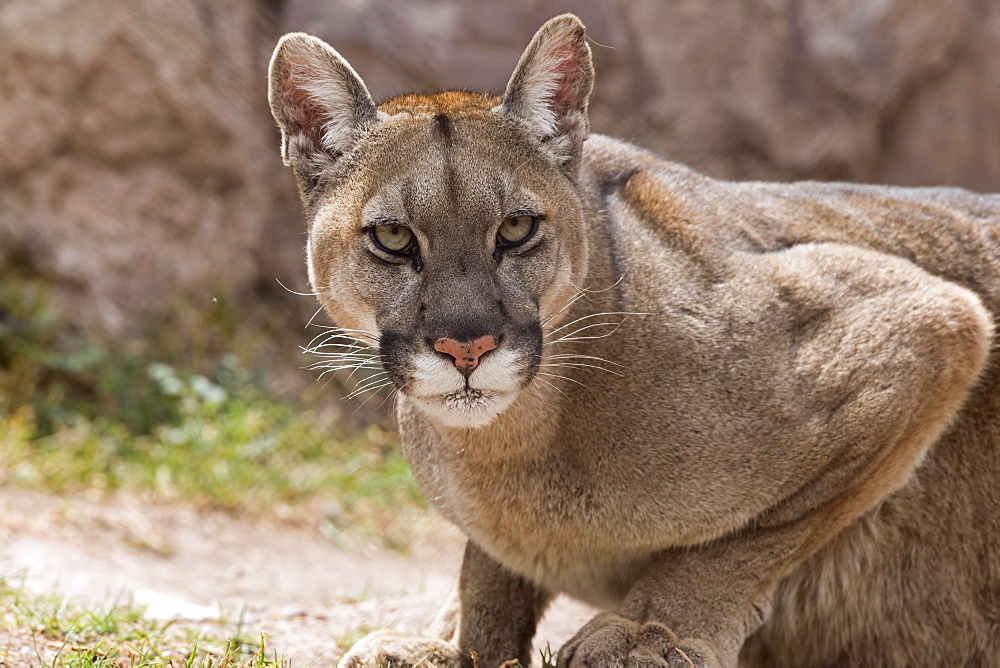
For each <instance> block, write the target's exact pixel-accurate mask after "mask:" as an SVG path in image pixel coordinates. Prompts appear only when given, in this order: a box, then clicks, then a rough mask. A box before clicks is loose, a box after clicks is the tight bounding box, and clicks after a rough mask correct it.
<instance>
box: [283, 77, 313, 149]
mask: <svg viewBox="0 0 1000 668" xmlns="http://www.w3.org/2000/svg"><path fill="white" fill-rule="evenodd" d="M297 80H298V77H296V76H295V72H294V71H289V72H288V73H287V74H286V76H285V77H284V79H283V81H282V84H281V98H282V100H283V102H284V108H285V113H286V115H287V116H288V120H289V121H291V122H292V123H295V124H296V125H297V126H298V127H299V128H301V130H302V131H303V132H304V133H305V135H306V136H307V137H309V139H310V140H312V141H313V142H315V143H316V145H317V146H318V145H319V140H320V131H321V129H322V126H323V116H322V112H321V110H320V107H319V105H318V104H316V102H315V101H314V100H313V98H312V95H310V93H309V91H308V90H306V89H305V87H303V86H301V85H297Z"/></svg>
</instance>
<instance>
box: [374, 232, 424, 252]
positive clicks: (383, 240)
mask: <svg viewBox="0 0 1000 668" xmlns="http://www.w3.org/2000/svg"><path fill="white" fill-rule="evenodd" d="M371 235H372V241H374V242H375V245H376V246H378V247H379V248H381V249H382V250H384V251H385V252H386V253H390V254H392V255H410V254H412V253H413V251H414V250H416V248H417V240H416V237H414V236H413V231H412V230H410V228H408V227H405V226H403V225H378V226H376V227H373V228H372V231H371Z"/></svg>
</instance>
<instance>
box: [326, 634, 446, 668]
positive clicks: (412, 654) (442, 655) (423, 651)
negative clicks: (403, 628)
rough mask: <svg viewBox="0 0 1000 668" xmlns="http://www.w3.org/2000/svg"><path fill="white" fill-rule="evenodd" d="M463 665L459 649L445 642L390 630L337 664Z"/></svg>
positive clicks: (343, 667)
mask: <svg viewBox="0 0 1000 668" xmlns="http://www.w3.org/2000/svg"><path fill="white" fill-rule="evenodd" d="M461 665H462V657H461V654H460V652H459V651H458V647H456V646H455V645H453V644H451V643H449V642H447V641H445V640H441V639H440V638H427V637H425V636H411V635H406V634H403V633H396V632H395V631H389V630H383V631H376V632H375V633H371V634H369V635H367V636H365V637H364V638H362V639H361V640H359V641H358V642H356V643H355V644H354V646H353V647H351V649H349V650H348V651H347V654H345V655H344V656H343V658H341V659H340V663H338V664H337V666H338V668H361V667H362V666H365V667H367V668H376V667H378V668H389V667H390V666H391V667H392V668H459V666H461Z"/></svg>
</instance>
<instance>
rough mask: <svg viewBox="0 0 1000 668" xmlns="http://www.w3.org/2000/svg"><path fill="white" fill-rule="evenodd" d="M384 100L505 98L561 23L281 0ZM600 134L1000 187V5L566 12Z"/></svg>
mask: <svg viewBox="0 0 1000 668" xmlns="http://www.w3.org/2000/svg"><path fill="white" fill-rule="evenodd" d="M286 7H287V9H286V12H285V15H284V19H283V27H284V29H286V30H307V31H312V32H314V33H316V34H318V35H320V36H321V37H324V38H325V39H327V40H328V41H330V43H331V44H333V45H334V46H335V47H336V48H337V49H338V50H340V51H341V52H342V53H343V54H344V55H345V56H346V57H347V58H348V60H349V61H351V62H352V63H353V64H354V66H355V69H357V70H358V72H359V73H360V74H361V76H362V77H363V78H364V79H365V80H366V82H368V83H369V85H370V87H371V88H372V89H373V93H374V94H375V95H376V97H386V96H389V95H392V94H395V93H399V92H402V91H412V90H428V89H436V88H442V87H445V88H475V89H483V88H485V89H491V90H502V88H503V86H504V84H505V83H506V80H507V77H508V76H509V75H510V72H511V71H512V70H513V68H514V64H515V63H516V62H517V58H518V56H519V55H520V53H521V50H522V49H523V48H524V46H525V45H526V44H527V42H528V40H529V38H530V37H531V35H532V34H533V31H534V30H535V29H536V28H537V27H538V26H539V25H540V24H541V23H542V21H544V20H545V19H547V18H549V17H550V15H552V14H553V13H554V12H555V11H556V10H554V9H551V8H550V7H549V6H547V5H545V3H538V2H534V1H533V0H516V1H512V2H508V3H503V4H502V5H501V4H495V7H494V6H487V5H483V4H479V3H477V4H470V3H462V2H458V1H457V0H422V1H418V2H412V3H395V2H392V1H391V0H349V1H348V0H343V1H341V2H328V1H327V0H288V1H287V2H286ZM573 10H574V11H576V12H577V13H578V14H579V15H580V16H581V18H582V19H583V20H584V22H585V23H586V24H587V27H588V34H589V35H590V36H591V38H592V42H591V48H592V50H593V52H594V58H595V63H596V66H597V80H596V88H595V92H594V98H593V100H592V104H591V120H592V126H593V129H594V130H595V131H597V132H603V133H606V134H611V135H614V136H619V137H623V138H626V139H629V140H631V141H634V142H636V143H639V144H641V145H643V146H646V147H648V148H650V149H652V150H654V151H656V152H657V153H660V154H661V155H663V156H665V157H668V158H671V159H675V160H678V161H681V162H685V163H687V164H689V165H691V166H693V167H695V168H697V169H701V170H703V171H707V172H709V173H710V174H713V175H716V176H720V177H725V178H738V179H778V180H785V179H801V178H820V179H833V180H858V181H873V182H883V183H896V184H906V185H959V186H965V187H968V188H972V189H977V190H985V191H998V190H1000V124H998V123H996V119H997V118H998V117H1000V85H998V82H1000V59H998V58H996V55H995V54H996V53H997V52H998V47H1000V3H996V2H993V1H989V0H880V1H879V2H871V1H869V0H761V1H760V2H743V1H742V0H717V1H715V2H703V0H676V1H674V2H635V3H623V2H612V1H611V0H588V1H586V2H579V3H574V5H573Z"/></svg>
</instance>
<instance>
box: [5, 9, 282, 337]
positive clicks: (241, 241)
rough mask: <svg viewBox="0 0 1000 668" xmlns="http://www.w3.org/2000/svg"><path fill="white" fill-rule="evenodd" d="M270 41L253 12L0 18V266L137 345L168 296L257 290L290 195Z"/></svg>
mask: <svg viewBox="0 0 1000 668" xmlns="http://www.w3.org/2000/svg"><path fill="white" fill-rule="evenodd" d="M264 32H265V31H263V30H261V26H260V17H259V15H258V13H257V11H256V9H255V5H254V3H250V2H225V1H223V0H218V1H215V0H177V1H172V2H170V3H163V2H156V1H152V0H151V1H135V2H124V3H123V2H118V1H117V0H85V1H77V0H26V1H22V0H11V1H10V2H6V3H4V4H3V5H0V90H2V91H4V94H3V95H0V141H2V142H3V148H2V150H0V244H2V246H0V261H3V258H4V257H6V258H7V261H8V262H11V261H17V262H19V263H20V264H22V265H24V266H26V267H28V268H29V269H30V270H31V271H34V272H36V273H39V274H41V275H43V276H45V277H47V278H49V279H51V281H52V282H53V283H54V284H55V285H56V286H57V288H58V289H57V290H56V294H55V295H54V296H55V297H56V301H57V304H59V305H60V307H61V308H62V309H63V310H64V313H65V315H66V316H67V317H68V318H69V319H71V320H75V321H78V322H81V323H82V324H85V325H89V326H93V327H97V328H101V329H105V330H107V331H109V332H111V333H112V334H125V335H127V334H135V333H139V332H141V330H142V327H143V324H144V322H145V321H146V318H147V316H151V315H156V314H157V313H162V312H163V311H164V310H166V309H168V308H170V307H171V304H173V303H175V301H174V300H175V299H176V297H177V295H186V296H187V297H188V298H190V299H192V300H193V301H194V302H195V303H196V304H199V303H201V304H205V305H207V304H210V303H211V300H212V298H213V297H218V296H223V295H228V294H233V293H239V292H246V291H247V290H248V289H249V288H250V287H251V286H253V285H254V284H255V282H257V281H259V280H260V273H261V267H260V262H259V261H258V259H259V255H260V254H261V253H260V251H261V250H262V249H261V247H260V246H261V239H262V235H263V232H264V229H265V226H267V225H270V224H271V222H272V221H271V220H270V218H271V212H272V209H273V206H274V203H275V202H276V201H277V200H279V199H280V198H281V196H282V186H283V185H284V190H285V191H287V190H288V189H290V186H288V185H287V184H286V183H285V181H283V180H281V179H279V178H277V161H278V160H277V158H276V157H275V155H274V145H275V139H274V137H273V131H272V127H271V125H272V124H271V122H270V119H269V115H268V112H267V105H266V100H265V99H264V97H263V95H264V87H263V83H262V79H263V75H262V67H263V65H262V62H263V63H266V60H265V57H264V56H263V55H262V51H261V50H262V47H264V42H265V40H264V39H263V34H264ZM272 37H273V36H270V35H269V36H268V39H267V40H266V41H267V42H271V38H272ZM8 91H9V93H8Z"/></svg>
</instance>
